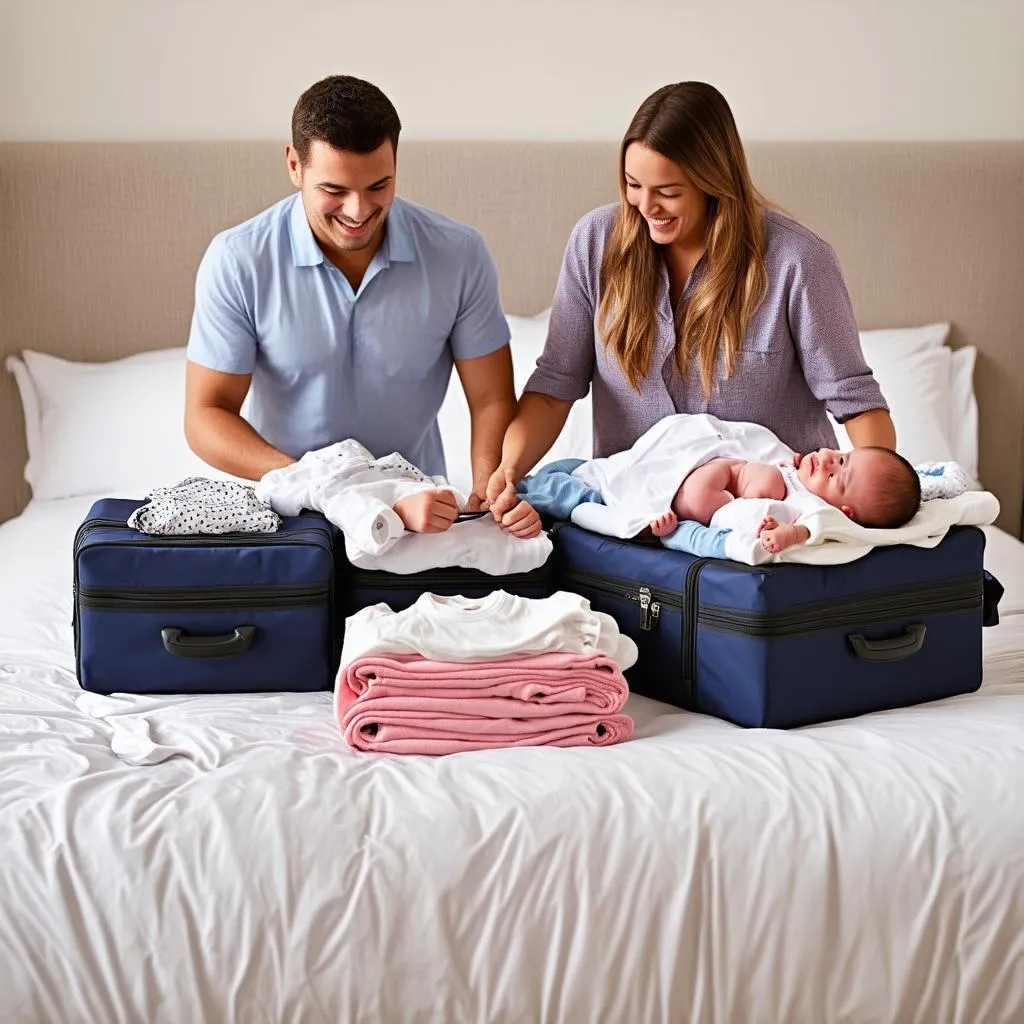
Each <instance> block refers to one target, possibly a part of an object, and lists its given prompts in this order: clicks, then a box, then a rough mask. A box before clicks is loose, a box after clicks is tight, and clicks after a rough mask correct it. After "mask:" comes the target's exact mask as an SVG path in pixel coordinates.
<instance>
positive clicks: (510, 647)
mask: <svg viewBox="0 0 1024 1024" xmlns="http://www.w3.org/2000/svg"><path fill="white" fill-rule="evenodd" d="M549 651H567V652H570V653H573V654H594V653H603V654H606V655H608V656H609V657H610V658H613V659H614V660H615V661H616V662H617V663H618V665H619V667H620V668H622V669H623V671H625V670H626V669H628V668H631V667H632V666H633V665H634V664H636V659H637V647H636V644H635V643H634V642H633V641H632V640H631V639H630V638H629V637H628V636H624V635H623V634H622V633H620V632H619V627H618V626H617V625H616V623H615V620H614V619H613V618H612V617H611V616H610V615H606V614H604V613H603V612H595V611H593V610H592V609H591V607H590V602H589V601H588V600H586V598H583V597H580V596H579V595H578V594H570V593H568V592H566V591H558V592H557V593H555V594H553V595H552V596H551V597H545V598H529V597H518V596H516V595H513V594H509V593H506V592H505V591H504V590H496V591H494V592H493V593H491V594H488V595H487V597H483V598H467V597H461V596H455V597H439V596H438V595H436V594H423V595H422V596H421V597H420V598H419V600H418V601H417V602H416V603H415V604H414V605H412V606H411V607H409V608H406V609H405V610H404V611H400V612H394V611H392V610H391V609H390V608H389V607H388V606H387V605H386V604H376V605H371V606H369V607H367V608H363V609H361V610H360V611H358V612H356V614H355V615H352V616H350V617H349V618H348V619H347V620H346V622H345V639H344V643H343V645H342V652H341V665H342V667H344V666H346V665H349V664H351V663H352V662H353V661H356V660H357V659H359V658H364V657H366V656H368V655H371V654H413V655H419V656H420V657H423V658H429V659H430V660H432V661H459V662H467V661H468V662H472V661H497V660H500V659H503V658H508V657H514V656H516V655H524V654H543V653H546V652H549Z"/></svg>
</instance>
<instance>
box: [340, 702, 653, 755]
mask: <svg viewBox="0 0 1024 1024" xmlns="http://www.w3.org/2000/svg"><path fill="white" fill-rule="evenodd" d="M392 700H393V698H390V699H389V698H382V699H379V700H378V699H376V698H372V697H371V698H369V699H362V700H358V701H356V703H355V704H354V705H353V706H352V707H351V708H349V710H348V713H347V714H346V715H345V716H344V719H343V720H342V729H343V730H344V732H345V740H346V742H347V743H348V745H349V746H350V747H354V748H355V749H356V750H366V751H374V752H375V753H381V754H457V753H461V752H463V751H468V750H490V749H492V748H495V747H540V746H547V747H584V746H595V747H604V746H608V745H610V744H612V743H619V742H621V741H622V740H624V739H627V738H628V737H629V735H630V733H632V731H633V720H632V719H631V718H630V717H629V715H622V714H613V715H548V716H547V717H544V718H531V719H523V718H483V717H480V716H476V715H471V714H461V715H455V714H447V715H440V714H436V713H435V712H433V711H430V710H409V709H406V708H402V707H397V708H396V707H388V706H387V705H388V704H390V703H391V701H392ZM399 703H401V702H399ZM382 705H383V706H382Z"/></svg>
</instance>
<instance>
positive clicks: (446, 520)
mask: <svg viewBox="0 0 1024 1024" xmlns="http://www.w3.org/2000/svg"><path fill="white" fill-rule="evenodd" d="M393 507H394V510H395V512H397V513H398V517H399V519H401V520H402V525H403V526H404V527H405V528H406V529H407V530H408V531H409V532H410V533H444V531H445V530H447V529H448V527H449V526H451V525H452V523H454V522H455V518H456V516H458V514H459V505H458V502H457V501H456V500H455V495H454V494H452V492H451V491H448V490H443V489H441V488H437V489H435V490H431V491H419V492H418V493H417V494H410V495H409V497H408V498H402V499H401V501H396V502H395V504H394V506H393Z"/></svg>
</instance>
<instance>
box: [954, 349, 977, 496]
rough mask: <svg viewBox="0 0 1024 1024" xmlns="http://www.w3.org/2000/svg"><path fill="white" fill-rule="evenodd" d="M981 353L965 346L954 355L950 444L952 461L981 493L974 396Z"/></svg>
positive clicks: (975, 401)
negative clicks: (975, 379) (977, 365)
mask: <svg viewBox="0 0 1024 1024" xmlns="http://www.w3.org/2000/svg"><path fill="white" fill-rule="evenodd" d="M977 356H978V350H977V349H976V348H975V347H974V346H973V345H964V346H963V347H962V348H958V349H956V350H955V351H954V352H953V355H952V358H951V366H950V376H949V390H950V407H949V431H950V434H949V440H950V443H951V444H952V447H953V457H954V458H955V459H956V461H957V462H958V463H960V467H961V468H962V469H963V471H964V472H965V473H966V474H967V476H968V478H969V479H970V481H971V486H972V487H975V488H978V489H980V488H981V486H982V485H981V477H979V476H978V400H977V398H976V397H975V394H974V364H975V362H976V360H977Z"/></svg>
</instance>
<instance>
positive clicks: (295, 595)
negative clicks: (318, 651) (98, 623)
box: [78, 583, 330, 611]
mask: <svg viewBox="0 0 1024 1024" xmlns="http://www.w3.org/2000/svg"><path fill="white" fill-rule="evenodd" d="M329 596H330V586H329V585H328V584H326V583H318V584H310V585H309V586H281V587H274V588H273V589H272V590H271V589H268V588H266V587H252V586H228V587H211V588H210V589H209V590H204V591H202V592H198V591H197V590H196V589H195V588H194V587H146V588H145V589H141V590H108V589H106V588H101V587H80V588H79V590H78V601H79V604H80V606H81V607H82V608H93V609H97V610H105V611H172V610H186V609H188V610H192V609H195V610H200V609H201V610H203V611H237V610H240V609H243V608H245V609H252V608H263V609H277V608H298V607H304V606H306V605H314V604H322V603H323V602H324V601H326V600H327V599H328V597H329Z"/></svg>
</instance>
